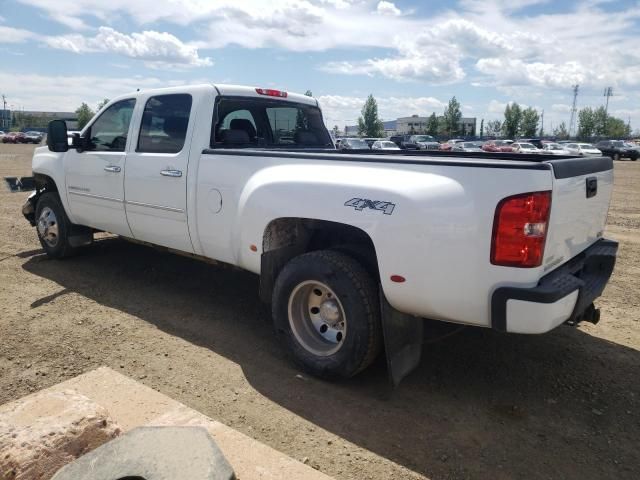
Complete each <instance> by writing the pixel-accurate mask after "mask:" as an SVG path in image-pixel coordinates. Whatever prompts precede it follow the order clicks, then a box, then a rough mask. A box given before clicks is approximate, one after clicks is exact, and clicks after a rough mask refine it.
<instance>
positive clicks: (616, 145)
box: [611, 140, 624, 147]
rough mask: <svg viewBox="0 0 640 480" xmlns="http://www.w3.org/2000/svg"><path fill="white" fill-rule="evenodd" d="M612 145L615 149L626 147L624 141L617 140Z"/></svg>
mask: <svg viewBox="0 0 640 480" xmlns="http://www.w3.org/2000/svg"><path fill="white" fill-rule="evenodd" d="M611 145H613V146H614V147H624V142H623V141H622V140H615V141H613V142H611Z"/></svg>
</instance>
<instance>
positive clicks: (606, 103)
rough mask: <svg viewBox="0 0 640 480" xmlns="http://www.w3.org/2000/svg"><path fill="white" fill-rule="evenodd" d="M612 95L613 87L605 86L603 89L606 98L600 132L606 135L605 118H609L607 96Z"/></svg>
mask: <svg viewBox="0 0 640 480" xmlns="http://www.w3.org/2000/svg"><path fill="white" fill-rule="evenodd" d="M611 95H613V88H611V87H607V88H605V89H604V97H605V98H606V100H605V103H604V125H603V126H602V127H603V128H602V132H603V133H604V135H605V136H606V135H607V120H608V119H609V97H610V96H611Z"/></svg>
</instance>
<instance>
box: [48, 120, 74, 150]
mask: <svg viewBox="0 0 640 480" xmlns="http://www.w3.org/2000/svg"><path fill="white" fill-rule="evenodd" d="M47 147H49V150H51V151H52V152H66V151H67V150H69V140H68V139H67V124H66V123H65V122H64V120H53V121H51V122H49V126H48V128H47Z"/></svg>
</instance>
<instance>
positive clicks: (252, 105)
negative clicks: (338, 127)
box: [212, 97, 366, 148]
mask: <svg viewBox="0 0 640 480" xmlns="http://www.w3.org/2000/svg"><path fill="white" fill-rule="evenodd" d="M216 114H217V122H216V124H215V130H214V132H215V135H214V141H213V142H212V143H213V144H215V146H217V147H222V148H256V147H292V148H295V147H306V148H318V147H333V143H332V142H331V137H330V136H329V132H328V131H327V129H326V127H325V126H324V121H323V120H322V113H321V112H320V109H319V108H318V107H316V106H313V105H306V104H301V103H293V102H287V101H282V100H271V99H255V98H232V97H230V98H224V97H223V98H222V99H221V100H220V103H219V104H218V106H217V110H216ZM365 147H366V143H365Z"/></svg>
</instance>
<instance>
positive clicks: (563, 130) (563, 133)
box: [553, 122, 569, 140]
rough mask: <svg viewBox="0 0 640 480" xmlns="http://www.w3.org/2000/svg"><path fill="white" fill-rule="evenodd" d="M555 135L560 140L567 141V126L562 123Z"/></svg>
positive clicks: (554, 131) (556, 129) (555, 130)
mask: <svg viewBox="0 0 640 480" xmlns="http://www.w3.org/2000/svg"><path fill="white" fill-rule="evenodd" d="M553 135H554V136H555V137H557V138H559V139H565V140H566V139H567V138H569V131H568V130H567V125H566V124H565V123H564V122H562V123H561V124H560V125H558V126H557V127H556V128H555V129H554V130H553Z"/></svg>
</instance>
